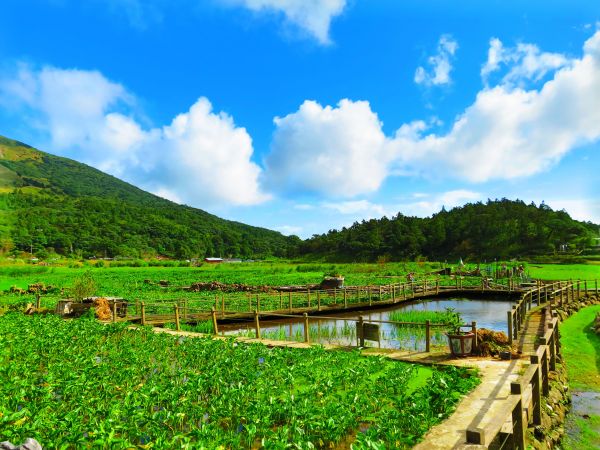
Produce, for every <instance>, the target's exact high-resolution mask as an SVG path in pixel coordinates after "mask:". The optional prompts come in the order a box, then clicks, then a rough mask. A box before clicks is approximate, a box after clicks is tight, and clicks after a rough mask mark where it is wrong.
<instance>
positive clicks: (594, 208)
mask: <svg viewBox="0 0 600 450" xmlns="http://www.w3.org/2000/svg"><path fill="white" fill-rule="evenodd" d="M545 203H546V204H547V205H548V206H550V207H551V208H552V209H554V210H561V209H564V210H565V211H567V212H568V213H569V215H570V216H571V217H572V218H573V219H576V220H581V221H583V222H586V221H591V222H593V223H597V224H600V200H598V199H592V198H583V199H550V200H548V201H545Z"/></svg>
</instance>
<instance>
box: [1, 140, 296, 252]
mask: <svg viewBox="0 0 600 450" xmlns="http://www.w3.org/2000/svg"><path fill="white" fill-rule="evenodd" d="M298 241H299V240H298V238H294V237H292V238H288V237H285V236H283V235H282V234H280V233H278V232H275V231H271V230H267V229H264V228H258V227H252V226H249V225H244V224H241V223H238V222H232V221H227V220H223V219H220V218H218V217H216V216H214V215H212V214H209V213H207V212H205V211H202V210H199V209H196V208H191V207H188V206H182V205H178V204H175V203H173V202H170V201H168V200H165V199H162V198H160V197H157V196H155V195H152V194H149V193H147V192H144V191H142V190H141V189H138V188H136V187H135V186H132V185H130V184H128V183H125V182H123V181H121V180H119V179H117V178H115V177H112V176H110V175H107V174H105V173H103V172H100V171H99V170H96V169H94V168H92V167H89V166H87V165H85V164H81V163H78V162H76V161H73V160H70V159H66V158H61V157H57V156H53V155H50V154H47V153H44V152H41V151H38V150H36V149H33V148H32V147H29V146H27V145H25V144H22V143H20V142H17V141H13V140H10V139H6V138H3V137H1V136H0V250H2V251H3V252H4V253H7V252H11V251H13V252H14V251H27V252H29V251H30V250H33V253H35V254H38V255H43V254H44V253H48V252H53V251H55V252H57V253H59V254H64V255H71V254H73V255H80V256H108V257H112V256H117V255H119V256H134V257H139V256H156V255H165V256H170V257H174V258H190V257H204V256H223V257H226V256H233V257H265V256H269V255H274V256H287V255H288V253H289V251H290V249H291V248H295V247H296V245H297V242H298Z"/></svg>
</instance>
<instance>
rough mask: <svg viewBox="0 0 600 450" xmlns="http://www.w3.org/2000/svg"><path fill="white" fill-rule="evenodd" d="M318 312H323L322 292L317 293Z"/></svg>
mask: <svg viewBox="0 0 600 450" xmlns="http://www.w3.org/2000/svg"><path fill="white" fill-rule="evenodd" d="M290 309H292V308H291V307H290ZM317 311H321V292H320V291H317Z"/></svg>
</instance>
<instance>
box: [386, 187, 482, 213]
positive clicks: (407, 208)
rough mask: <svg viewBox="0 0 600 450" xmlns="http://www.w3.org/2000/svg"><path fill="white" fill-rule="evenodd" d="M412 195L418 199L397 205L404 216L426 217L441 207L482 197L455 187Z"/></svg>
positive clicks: (452, 205)
mask: <svg viewBox="0 0 600 450" xmlns="http://www.w3.org/2000/svg"><path fill="white" fill-rule="evenodd" d="M413 197H414V198H415V199H419V200H418V201H415V202H409V203H403V204H400V205H397V207H398V210H400V211H401V212H402V214H404V215H406V216H418V217H427V216H431V215H432V214H434V213H437V212H439V211H440V210H441V209H442V207H445V208H446V210H449V209H451V208H454V207H456V206H462V205H464V204H465V203H469V202H474V201H479V200H482V199H483V196H482V195H481V194H480V193H479V192H474V191H470V190H467V189H457V190H453V191H447V192H442V193H439V194H424V193H415V194H413Z"/></svg>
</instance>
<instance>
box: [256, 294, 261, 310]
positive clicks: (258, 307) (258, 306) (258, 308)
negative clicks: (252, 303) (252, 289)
mask: <svg viewBox="0 0 600 450" xmlns="http://www.w3.org/2000/svg"><path fill="white" fill-rule="evenodd" d="M256 310H257V311H258V312H260V297H259V295H258V294H256Z"/></svg>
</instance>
